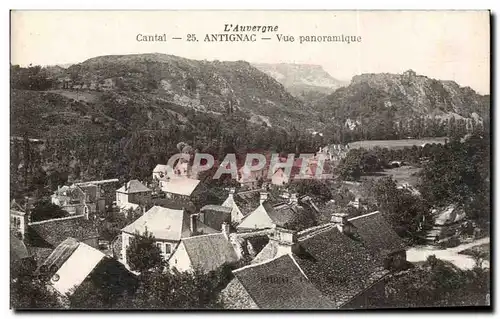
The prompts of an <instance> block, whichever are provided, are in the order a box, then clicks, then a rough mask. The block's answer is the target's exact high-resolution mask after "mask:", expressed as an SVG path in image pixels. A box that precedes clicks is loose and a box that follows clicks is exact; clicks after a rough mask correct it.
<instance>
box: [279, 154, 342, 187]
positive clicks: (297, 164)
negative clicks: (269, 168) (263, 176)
mask: <svg viewBox="0 0 500 319" xmlns="http://www.w3.org/2000/svg"><path fill="white" fill-rule="evenodd" d="M304 161H306V162H305V164H303V163H304ZM319 164H320V162H319V160H318V158H307V159H306V158H296V159H295V160H294V161H293V165H292V167H291V168H290V169H289V170H288V171H287V170H286V169H285V168H283V167H279V168H275V169H274V174H273V175H272V176H271V184H273V185H275V186H286V185H288V184H289V183H291V182H292V181H294V180H301V179H319V178H324V176H325V175H326V174H329V173H331V172H332V168H331V165H330V164H329V163H328V162H326V161H323V162H322V164H321V172H318V168H319V167H320V165H319ZM303 165H304V171H303V172H302V169H303V168H302V166H303ZM316 174H318V175H319V176H316Z"/></svg>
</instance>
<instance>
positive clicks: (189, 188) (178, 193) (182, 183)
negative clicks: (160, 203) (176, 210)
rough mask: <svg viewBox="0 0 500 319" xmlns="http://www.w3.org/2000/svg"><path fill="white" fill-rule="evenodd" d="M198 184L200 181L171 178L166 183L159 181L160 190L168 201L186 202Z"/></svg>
mask: <svg viewBox="0 0 500 319" xmlns="http://www.w3.org/2000/svg"><path fill="white" fill-rule="evenodd" d="M199 184H200V181H199V180H197V179H192V178H187V177H172V178H169V179H168V180H166V181H160V188H161V190H162V191H163V192H165V194H166V197H167V198H169V199H181V200H185V201H188V200H189V199H190V197H191V195H192V194H193V193H194V191H195V190H196V188H197V187H198V185H199Z"/></svg>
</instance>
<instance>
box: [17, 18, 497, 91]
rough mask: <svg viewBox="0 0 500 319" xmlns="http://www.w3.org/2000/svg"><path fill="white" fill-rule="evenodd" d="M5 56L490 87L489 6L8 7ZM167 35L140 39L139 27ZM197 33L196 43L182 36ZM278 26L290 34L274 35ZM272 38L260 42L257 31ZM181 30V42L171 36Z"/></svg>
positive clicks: (145, 31)
mask: <svg viewBox="0 0 500 319" xmlns="http://www.w3.org/2000/svg"><path fill="white" fill-rule="evenodd" d="M226 23H227V24H233V25H236V24H240V25H273V26H274V25H277V26H278V28H279V31H278V32H277V33H264V34H260V33H259V34H258V35H257V37H258V40H257V42H226V43H221V42H219V43H211V42H203V39H204V36H205V34H207V33H208V34H212V33H224V32H223V29H224V24H226ZM11 32H12V33H11V62H12V63H13V64H21V65H27V64H30V63H32V64H41V65H53V64H66V63H78V62H82V61H84V60H86V59H89V58H92V57H95V56H101V55H110V54H130V53H152V52H158V53H166V54H173V55H178V56H182V57H185V58H190V59H196V60H203V59H206V60H214V59H217V60H221V61H224V60H227V61H234V60H245V61H249V62H259V63H280V62H286V63H308V64H318V65H321V66H323V68H324V69H325V70H326V71H327V72H328V73H330V74H331V75H332V76H333V77H335V78H337V79H340V80H350V79H351V78H352V76H354V75H356V74H362V73H385V72H387V73H402V72H404V71H406V70H408V69H413V70H414V71H416V72H417V73H418V74H422V75H426V76H428V77H431V78H436V79H440V80H454V81H456V82H457V83H458V84H459V85H461V86H470V87H472V88H473V89H475V90H476V91H478V92H479V93H482V94H489V86H490V26H489V13H488V12H487V11H372V12H370V11H358V12H356V11H72V12H71V11H66V12H65V11H24V12H22V11H14V12H12V14H11ZM139 33H140V34H155V33H156V34H164V33H166V34H167V37H168V40H167V42H138V41H136V36H137V34H139ZM187 34H196V37H197V38H198V40H199V42H186V41H185V39H186V36H187ZM276 34H283V35H292V36H294V37H295V42H293V43H284V42H282V43H280V42H278V40H277V39H276ZM342 34H344V35H356V36H361V43H351V44H347V43H325V42H322V43H302V44H300V43H299V36H301V35H302V36H308V35H316V36H320V35H321V36H323V35H325V36H328V35H331V36H333V35H342ZM267 36H269V37H271V38H272V39H271V40H267V41H266V40H260V37H267ZM172 37H182V38H183V40H172V39H171V38H172Z"/></svg>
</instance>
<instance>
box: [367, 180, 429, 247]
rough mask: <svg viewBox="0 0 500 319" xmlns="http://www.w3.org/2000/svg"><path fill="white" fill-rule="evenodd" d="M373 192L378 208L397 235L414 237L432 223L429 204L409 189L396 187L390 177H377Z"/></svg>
mask: <svg viewBox="0 0 500 319" xmlns="http://www.w3.org/2000/svg"><path fill="white" fill-rule="evenodd" d="M373 192H374V196H375V199H376V201H377V204H378V207H379V209H380V210H381V211H382V212H383V213H384V217H385V218H386V219H387V220H388V222H389V223H390V224H391V225H392V227H393V228H394V230H395V231H396V232H397V233H398V235H400V236H402V237H410V238H416V237H418V236H419V234H420V233H421V232H422V231H424V230H426V229H428V228H429V227H430V225H431V224H432V220H433V219H432V215H431V213H430V207H429V205H428V204H427V203H426V202H425V201H424V200H423V199H422V198H421V197H420V196H417V195H413V194H412V193H411V192H410V191H409V190H406V189H404V188H403V189H398V188H397V185H396V182H395V181H394V180H393V179H392V177H384V178H381V179H379V180H378V181H377V182H376V183H375V185H374V188H373Z"/></svg>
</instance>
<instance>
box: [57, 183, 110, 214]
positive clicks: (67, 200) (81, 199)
mask: <svg viewBox="0 0 500 319" xmlns="http://www.w3.org/2000/svg"><path fill="white" fill-rule="evenodd" d="M117 181H118V180H117V179H113V180H104V181H92V182H82V183H75V184H73V185H71V186H62V187H58V188H57V190H56V191H55V192H54V194H52V196H51V201H52V204H54V205H57V206H60V207H61V209H63V210H65V211H67V212H68V213H69V214H71V215H74V214H76V215H81V214H83V213H85V212H88V213H90V214H96V213H98V212H104V211H105V209H106V207H105V206H106V196H105V192H104V190H103V188H102V185H103V184H106V183H114V182H117ZM108 204H109V201H108Z"/></svg>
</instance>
